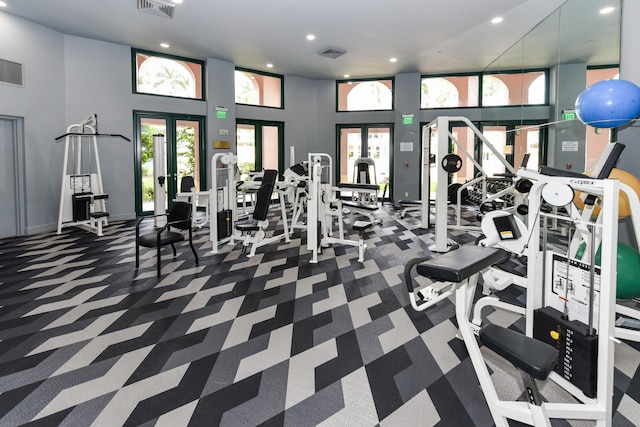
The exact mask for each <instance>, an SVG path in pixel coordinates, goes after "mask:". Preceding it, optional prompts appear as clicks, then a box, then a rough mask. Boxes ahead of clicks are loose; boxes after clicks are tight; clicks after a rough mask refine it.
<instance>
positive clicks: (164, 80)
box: [132, 49, 204, 99]
mask: <svg viewBox="0 0 640 427" xmlns="http://www.w3.org/2000/svg"><path fill="white" fill-rule="evenodd" d="M132 57H133V64H134V70H133V71H134V79H133V92H134V93H144V94H150V95H160V96H170V97H176V98H191V99H204V98H203V86H204V80H203V78H202V76H203V69H204V62H202V61H197V60H193V59H186V58H180V57H176V56H170V55H162V54H158V53H154V52H146V51H141V50H135V49H132Z"/></svg>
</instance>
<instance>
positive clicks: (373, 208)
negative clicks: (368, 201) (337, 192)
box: [342, 202, 378, 212]
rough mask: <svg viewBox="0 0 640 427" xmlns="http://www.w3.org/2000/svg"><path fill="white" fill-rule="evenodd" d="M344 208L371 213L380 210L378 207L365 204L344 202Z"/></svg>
mask: <svg viewBox="0 0 640 427" xmlns="http://www.w3.org/2000/svg"><path fill="white" fill-rule="evenodd" d="M342 206H343V207H347V208H352V209H362V210H365V211H371V212H373V211H377V210H378V205H365V204H364V203H357V202H342Z"/></svg>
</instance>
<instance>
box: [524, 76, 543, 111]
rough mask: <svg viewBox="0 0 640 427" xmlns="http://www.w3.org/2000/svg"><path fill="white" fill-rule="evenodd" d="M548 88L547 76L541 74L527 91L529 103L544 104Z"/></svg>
mask: <svg viewBox="0 0 640 427" xmlns="http://www.w3.org/2000/svg"><path fill="white" fill-rule="evenodd" d="M546 90H547V85H546V76H545V75H544V74H541V75H540V76H538V77H536V79H535V80H534V81H532V82H531V84H530V85H529V90H528V91H527V104H529V105H532V104H544V101H545V91H546Z"/></svg>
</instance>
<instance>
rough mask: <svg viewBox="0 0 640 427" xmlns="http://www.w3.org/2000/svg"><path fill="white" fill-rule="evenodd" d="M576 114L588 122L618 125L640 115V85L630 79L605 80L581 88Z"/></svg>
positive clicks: (594, 125)
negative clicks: (583, 88)
mask: <svg viewBox="0 0 640 427" xmlns="http://www.w3.org/2000/svg"><path fill="white" fill-rule="evenodd" d="M576 114H577V116H578V118H579V119H580V121H582V123H584V124H585V125H589V126H593V127H594V128H615V127H618V126H622V125H625V124H627V123H629V122H630V121H631V120H633V119H635V118H636V117H638V115H640V87H638V86H637V85H636V84H635V83H632V82H630V81H628V80H603V81H601V82H598V83H595V84H593V85H591V86H589V87H588V88H586V89H585V90H583V91H582V93H581V94H580V95H578V98H577V99H576Z"/></svg>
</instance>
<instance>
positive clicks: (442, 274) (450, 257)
mask: <svg viewBox="0 0 640 427" xmlns="http://www.w3.org/2000/svg"><path fill="white" fill-rule="evenodd" d="M508 257H509V254H508V253H507V252H506V251H504V250H503V249H499V248H492V247H485V246H475V245H465V246H461V247H460V249H456V250H453V251H451V252H447V253H445V254H442V255H440V256H438V257H436V258H433V259H431V260H429V261H428V262H426V263H424V264H418V266H417V267H416V272H417V273H418V274H420V275H421V276H426V277H429V278H430V279H432V280H438V281H443V282H455V283H459V282H462V281H463V280H465V279H468V278H469V277H471V276H472V275H474V274H476V273H479V272H480V271H482V270H484V269H485V268H488V267H491V266H492V265H494V264H498V263H500V262H503V261H506V259H508Z"/></svg>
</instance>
